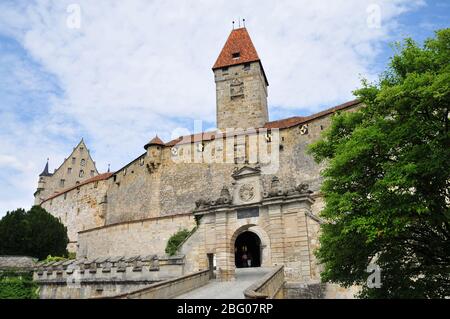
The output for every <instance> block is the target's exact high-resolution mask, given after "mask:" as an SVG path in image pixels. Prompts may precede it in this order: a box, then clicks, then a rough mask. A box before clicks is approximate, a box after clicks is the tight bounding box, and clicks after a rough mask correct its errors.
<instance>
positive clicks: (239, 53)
mask: <svg viewBox="0 0 450 319" xmlns="http://www.w3.org/2000/svg"><path fill="white" fill-rule="evenodd" d="M231 56H232V57H233V59H239V58H240V57H241V52H234V53H233V54H231Z"/></svg>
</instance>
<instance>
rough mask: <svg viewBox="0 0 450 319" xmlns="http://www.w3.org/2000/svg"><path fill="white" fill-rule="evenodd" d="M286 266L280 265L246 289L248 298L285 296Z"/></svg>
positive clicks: (245, 293)
mask: <svg viewBox="0 0 450 319" xmlns="http://www.w3.org/2000/svg"><path fill="white" fill-rule="evenodd" d="M284 283H285V280H284V266H278V267H276V268H275V269H274V270H273V271H271V272H270V273H268V274H267V275H266V276H264V277H263V278H262V279H261V280H259V281H257V282H256V283H254V284H253V285H251V286H250V287H248V288H247V289H245V291H244V296H245V298H246V299H280V298H282V297H283V296H282V295H283V287H284Z"/></svg>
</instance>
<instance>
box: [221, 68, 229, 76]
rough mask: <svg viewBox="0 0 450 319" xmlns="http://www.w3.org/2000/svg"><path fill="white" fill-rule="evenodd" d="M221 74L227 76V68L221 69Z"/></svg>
mask: <svg viewBox="0 0 450 319" xmlns="http://www.w3.org/2000/svg"><path fill="white" fill-rule="evenodd" d="M222 73H223V74H225V75H226V74H228V67H225V68H222Z"/></svg>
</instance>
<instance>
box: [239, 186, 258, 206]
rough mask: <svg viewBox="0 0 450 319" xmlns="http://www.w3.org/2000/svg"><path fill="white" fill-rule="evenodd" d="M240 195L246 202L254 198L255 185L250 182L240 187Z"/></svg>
mask: <svg viewBox="0 0 450 319" xmlns="http://www.w3.org/2000/svg"><path fill="white" fill-rule="evenodd" d="M239 197H240V198H241V200H242V201H244V202H248V201H250V200H252V199H253V198H254V197H255V187H254V186H253V185H250V184H245V185H242V186H241V188H240V189H239Z"/></svg>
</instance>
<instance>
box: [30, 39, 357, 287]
mask: <svg viewBox="0 0 450 319" xmlns="http://www.w3.org/2000/svg"><path fill="white" fill-rule="evenodd" d="M235 31H236V30H235ZM235 31H233V32H235ZM236 32H237V31H236ZM232 34H233V33H232ZM234 36H239V35H238V34H237V35H236V34H235V35H234ZM245 41H248V40H246V39H240V40H239V41H237V42H236V43H237V44H235V45H233V46H227V45H226V46H225V47H224V51H223V52H222V53H221V57H220V58H219V59H218V62H216V64H215V67H214V68H213V70H214V74H215V80H216V85H217V121H218V123H217V124H218V127H219V128H228V129H236V128H244V129H246V128H249V127H253V126H254V128H253V129H248V130H237V131H232V132H231V130H227V131H226V132H222V131H220V130H217V131H214V132H205V133H201V134H195V135H191V136H184V137H180V138H178V139H176V140H173V141H170V142H167V143H164V142H163V141H161V140H160V139H159V138H157V137H156V138H154V139H152V140H151V141H150V142H149V143H147V144H146V145H145V149H146V152H145V153H143V154H142V155H141V156H139V157H138V158H137V159H135V160H133V161H132V162H130V163H129V164H128V165H126V166H125V167H123V168H121V169H119V170H118V171H116V172H114V173H111V174H108V175H99V176H98V177H97V176H96V177H94V178H93V179H91V180H86V181H84V182H83V183H80V184H79V185H76V184H75V183H76V182H75V181H74V186H72V187H71V188H69V189H66V190H59V193H57V194H54V192H53V191H52V192H51V193H50V194H49V193H48V190H49V189H50V188H48V187H46V188H45V189H46V190H45V192H44V191H43V190H42V187H41V184H39V185H40V188H41V190H40V191H39V192H38V193H37V196H36V200H37V202H38V203H40V204H41V205H42V206H43V207H44V208H46V209H47V210H48V211H49V212H51V213H52V214H54V215H55V216H57V217H58V218H60V219H61V221H63V223H64V224H66V225H67V227H68V229H69V237H70V240H71V247H70V249H72V250H74V251H77V257H78V258H81V259H82V258H88V259H95V258H108V257H110V256H118V255H121V256H125V257H131V256H134V255H148V254H157V255H162V254H164V249H165V247H166V244H167V240H168V239H169V238H170V236H171V235H173V234H174V233H176V232H177V231H178V230H180V229H188V230H192V229H194V227H197V228H196V229H195V231H194V232H193V233H192V235H191V236H190V237H189V238H188V239H187V240H186V241H185V242H184V243H183V244H182V245H181V246H180V247H179V253H180V254H181V255H185V258H186V260H185V266H184V271H185V272H187V273H189V272H194V271H199V270H204V269H207V268H208V267H209V266H210V262H211V260H214V261H215V264H216V266H217V270H218V275H219V278H220V279H222V280H232V279H233V276H234V269H235V267H236V265H237V262H236V260H235V259H236V249H238V247H236V242H237V238H238V237H239V236H240V235H241V234H243V233H251V234H253V235H254V236H256V237H255V238H258V241H259V242H258V243H259V244H258V245H259V246H258V248H259V249H260V252H257V253H258V255H259V254H260V256H258V259H259V261H260V263H261V266H277V265H284V271H285V276H286V279H287V280H288V281H290V282H301V283H310V282H311V283H317V282H318V280H319V275H320V265H318V264H317V260H316V258H315V256H314V250H315V249H316V248H317V247H318V245H319V243H318V235H319V231H320V224H321V223H322V221H321V220H320V218H319V213H320V210H321V209H322V207H323V200H322V198H321V196H320V192H319V189H320V184H321V177H320V171H321V170H322V169H323V168H324V166H323V165H318V164H317V163H315V161H314V160H313V158H312V157H311V156H310V155H308V154H307V152H306V150H307V147H308V145H309V144H311V143H312V142H314V141H316V140H317V139H318V138H319V137H320V135H321V133H322V132H323V130H325V129H326V128H327V127H328V126H329V124H330V118H331V116H332V115H333V114H334V113H336V112H338V111H346V112H347V111H353V110H355V109H357V108H358V107H359V102H358V101H351V102H348V103H345V104H342V105H340V106H337V107H333V108H330V109H328V110H325V111H323V112H320V113H317V114H314V115H311V116H306V117H292V118H288V119H283V120H278V121H273V122H269V121H268V114H267V85H268V84H267V83H268V82H267V78H266V75H265V73H264V69H263V67H262V63H261V61H260V60H259V58H258V57H257V55H256V51H254V52H253V51H252V52H250V53H248V52H246V51H245V50H247V49H248V48H249V47H250V44H249V43H245ZM242 42H244V44H243V45H242ZM240 45H242V46H240ZM251 47H253V45H251ZM239 50H242V51H241V52H240V55H239V57H240V58H241V60H239V59H237V58H236V53H237V52H239ZM253 50H254V48H253ZM227 55H230V56H229V57H228V56H227ZM224 133H225V134H224ZM83 145H84V143H83ZM74 152H75V153H76V152H79V150H75V151H74ZM71 157H73V155H71V156H70V157H69V159H68V160H66V161H65V163H64V164H63V165H62V166H61V168H60V169H61V171H62V172H63V171H65V170H67V169H68V165H69V164H68V162H67V161H69V160H71ZM92 163H93V162H92ZM66 166H67V167H66ZM77 169H78V168H77ZM54 176H55V178H56V177H57V179H59V178H60V176H59V175H57V173H55V174H54ZM51 178H53V177H51ZM55 180H56V179H55ZM52 183H53V182H52ZM49 185H50V182H49ZM52 185H53V184H52ZM53 187H54V186H52V187H51V189H53ZM46 192H47V193H46ZM42 194H48V195H49V196H48V198H46V199H42V197H41V196H42ZM196 219H197V221H198V224H197V223H196ZM253 235H252V236H253ZM319 288H320V287H319ZM319 288H318V289H319ZM316 290H317V289H316ZM317 291H319V290H317ZM294 294H295V293H294ZM299 294H303V292H301V293H299ZM323 294H326V293H325V292H323Z"/></svg>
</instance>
